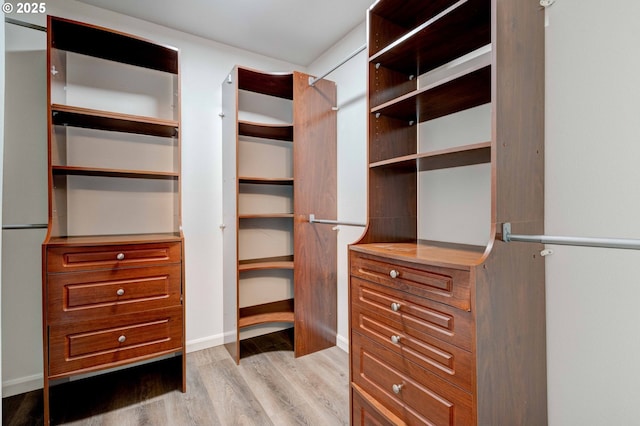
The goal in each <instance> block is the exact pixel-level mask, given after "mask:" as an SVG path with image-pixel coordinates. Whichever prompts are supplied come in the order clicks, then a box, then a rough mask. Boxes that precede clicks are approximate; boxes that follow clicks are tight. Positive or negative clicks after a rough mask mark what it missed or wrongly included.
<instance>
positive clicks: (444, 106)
mask: <svg viewBox="0 0 640 426" xmlns="http://www.w3.org/2000/svg"><path fill="white" fill-rule="evenodd" d="M489 102H491V67H490V66H483V67H481V68H479V69H475V68H472V69H469V70H466V71H465V72H463V73H459V74H456V75H454V76H451V77H450V78H446V79H444V80H442V81H438V82H436V83H433V84H430V85H428V86H426V87H423V88H421V89H418V90H415V91H413V92H411V93H408V94H406V95H404V96H400V97H398V98H396V99H394V100H391V101H389V102H385V103H384V104H382V105H379V106H377V107H374V108H372V109H371V113H372V114H377V113H380V114H381V115H384V116H387V117H392V118H397V119H400V120H405V121H407V122H414V123H415V122H416V121H418V122H423V121H428V120H433V119H434V118H438V117H442V116H445V115H449V114H453V113H455V112H459V111H464V110H465V109H469V108H473V107H475V106H478V105H483V104H486V103H489Z"/></svg>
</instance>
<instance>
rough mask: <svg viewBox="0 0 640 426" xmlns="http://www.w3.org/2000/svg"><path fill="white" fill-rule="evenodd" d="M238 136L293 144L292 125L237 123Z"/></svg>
mask: <svg viewBox="0 0 640 426" xmlns="http://www.w3.org/2000/svg"><path fill="white" fill-rule="evenodd" d="M238 134H239V135H242V136H252V137H256V138H265V139H276V140H281V141H289V142H293V125H292V124H263V123H254V122H249V121H238Z"/></svg>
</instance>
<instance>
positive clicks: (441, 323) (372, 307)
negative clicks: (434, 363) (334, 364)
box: [350, 276, 473, 351]
mask: <svg viewBox="0 0 640 426" xmlns="http://www.w3.org/2000/svg"><path fill="white" fill-rule="evenodd" d="M350 285H351V308H352V310H354V309H356V308H358V309H364V310H367V311H369V312H371V315H372V316H373V317H375V319H376V320H377V321H379V322H382V323H384V324H386V325H387V326H390V327H394V328H398V329H401V330H403V331H404V332H405V333H407V334H409V335H412V336H414V337H415V338H416V339H419V340H420V339H426V337H425V335H429V336H433V337H435V338H437V339H439V340H442V341H444V342H446V343H450V344H452V345H455V346H457V347H459V348H462V349H464V350H466V351H471V350H472V341H473V338H472V332H473V331H472V330H473V317H472V315H471V313H470V312H466V311H461V310H459V309H455V308H452V307H450V306H447V305H443V304H441V303H435V302H433V301H431V300H428V299H425V298H423V297H419V296H414V295H412V294H408V293H405V292H402V291H398V290H395V289H393V288H391V287H387V286H383V285H380V284H376V283H373V282H371V281H365V280H362V279H359V278H357V277H354V276H351V284H350ZM353 315H354V313H353V312H352V321H354V322H353V323H352V326H353V327H356V326H357V325H358V321H356V320H355V317H353Z"/></svg>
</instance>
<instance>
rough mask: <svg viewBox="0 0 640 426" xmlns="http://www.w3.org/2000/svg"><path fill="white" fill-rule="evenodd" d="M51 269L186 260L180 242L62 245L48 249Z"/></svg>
mask: <svg viewBox="0 0 640 426" xmlns="http://www.w3.org/2000/svg"><path fill="white" fill-rule="evenodd" d="M46 257H47V259H46V265H47V272H49V273H52V272H73V271H89V270H98V269H119V268H131V267H140V266H155V265H164V264H167V263H180V262H181V261H182V244H181V243H180V242H166V243H144V244H114V245H105V244H103V245H97V246H91V245H88V246H82V245H62V246H57V247H49V248H48V249H47V252H46Z"/></svg>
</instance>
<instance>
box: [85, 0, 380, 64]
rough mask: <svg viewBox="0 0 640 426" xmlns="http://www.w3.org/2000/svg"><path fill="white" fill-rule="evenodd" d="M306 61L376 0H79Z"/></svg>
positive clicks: (360, 19)
mask: <svg viewBox="0 0 640 426" xmlns="http://www.w3.org/2000/svg"><path fill="white" fill-rule="evenodd" d="M80 1H81V2H82V3H87V4H91V5H94V6H97V7H100V8H102V9H108V10H111V11H114V12H119V13H122V14H125V15H129V16H133V17H135V18H139V19H143V20H145V21H149V22H153V23H156V24H159V25H162V26H165V27H169V28H174V29H176V30H180V31H183V32H186V33H190V34H194V35H197V36H200V37H204V38H207V39H210V40H215V41H218V42H221V43H224V44H227V45H230V46H235V47H239V48H241V49H245V50H249V51H252V52H256V53H260V54H263V55H266V56H270V57H272V58H277V59H281V60H284V61H287V62H292V63H294V64H297V65H303V66H307V65H309V64H310V63H311V62H312V61H313V60H314V59H316V58H318V57H319V56H320V55H321V54H322V53H324V52H325V51H326V50H327V49H329V48H330V47H331V46H333V45H334V44H335V43H336V42H338V41H339V40H340V39H341V38H343V37H344V36H345V35H346V34H347V33H349V31H351V30H352V29H354V28H355V27H356V26H358V25H359V24H360V23H362V22H363V21H364V20H365V16H366V10H367V8H368V7H369V6H370V5H371V4H372V3H373V2H374V0H315V1H311V0H178V1H176V0H80Z"/></svg>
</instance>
